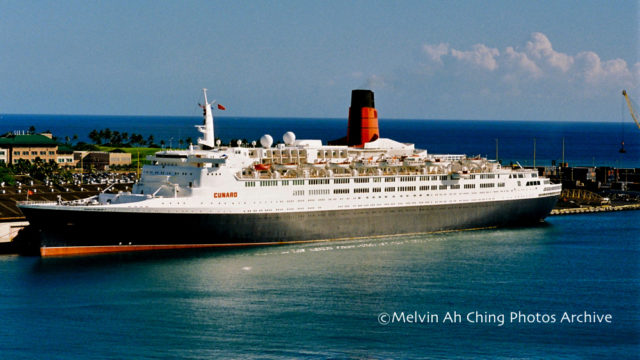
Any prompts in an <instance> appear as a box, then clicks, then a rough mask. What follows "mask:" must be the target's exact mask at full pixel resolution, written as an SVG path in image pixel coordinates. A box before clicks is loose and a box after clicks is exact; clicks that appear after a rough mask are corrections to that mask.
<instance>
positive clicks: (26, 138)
mask: <svg viewBox="0 0 640 360" xmlns="http://www.w3.org/2000/svg"><path fill="white" fill-rule="evenodd" d="M20 145H23V146H57V145H58V143H57V142H55V141H54V140H52V139H50V138H48V137H46V136H44V135H40V134H35V135H8V136H3V137H0V146H5V147H6V146H20Z"/></svg>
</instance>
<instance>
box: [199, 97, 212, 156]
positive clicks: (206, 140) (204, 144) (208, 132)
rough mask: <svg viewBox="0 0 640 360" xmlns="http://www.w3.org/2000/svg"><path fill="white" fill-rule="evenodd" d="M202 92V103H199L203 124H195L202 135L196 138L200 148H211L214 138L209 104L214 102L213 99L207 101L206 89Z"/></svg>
mask: <svg viewBox="0 0 640 360" xmlns="http://www.w3.org/2000/svg"><path fill="white" fill-rule="evenodd" d="M202 91H203V92H204V105H201V107H202V109H203V111H204V114H203V116H204V124H203V125H196V128H197V129H198V131H200V132H201V133H202V134H203V135H204V137H201V138H198V145H200V149H203V150H204V149H207V148H213V146H214V143H215V138H214V137H213V112H212V111H211V105H212V104H213V103H215V100H214V101H213V102H211V103H209V102H208V101H207V89H202Z"/></svg>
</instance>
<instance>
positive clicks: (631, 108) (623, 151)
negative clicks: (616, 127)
mask: <svg viewBox="0 0 640 360" xmlns="http://www.w3.org/2000/svg"><path fill="white" fill-rule="evenodd" d="M622 96H624V99H625V101H626V102H627V106H628V107H629V112H630V113H631V117H632V118H633V121H634V122H635V123H636V126H637V127H638V129H640V121H638V118H640V117H639V116H638V114H636V111H635V110H634V108H633V105H632V103H631V98H629V95H628V94H627V90H622ZM620 152H621V153H626V152H627V151H626V150H625V149H624V141H622V147H621V148H620Z"/></svg>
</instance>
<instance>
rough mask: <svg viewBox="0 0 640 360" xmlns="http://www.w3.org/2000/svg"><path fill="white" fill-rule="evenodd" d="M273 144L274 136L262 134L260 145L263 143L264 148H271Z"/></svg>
mask: <svg viewBox="0 0 640 360" xmlns="http://www.w3.org/2000/svg"><path fill="white" fill-rule="evenodd" d="M272 144H273V138H272V137H271V135H269V134H265V135H262V137H261V138H260V145H262V147H263V148H270V147H271V145H272Z"/></svg>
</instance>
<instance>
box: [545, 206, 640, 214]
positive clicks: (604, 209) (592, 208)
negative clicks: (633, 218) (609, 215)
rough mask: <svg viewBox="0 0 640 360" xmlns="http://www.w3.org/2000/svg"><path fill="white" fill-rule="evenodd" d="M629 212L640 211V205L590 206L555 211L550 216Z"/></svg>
mask: <svg viewBox="0 0 640 360" xmlns="http://www.w3.org/2000/svg"><path fill="white" fill-rule="evenodd" d="M627 210H640V204H630V205H616V206H611V205H609V206H588V207H579V208H569V209H553V210H551V214H550V216H554V215H573V214H588V213H599V212H610V211H627Z"/></svg>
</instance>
